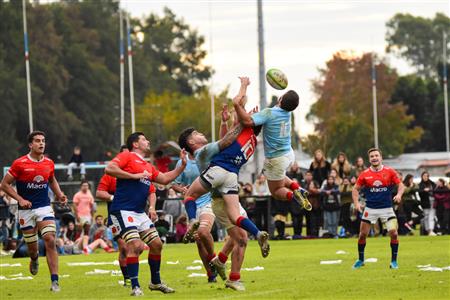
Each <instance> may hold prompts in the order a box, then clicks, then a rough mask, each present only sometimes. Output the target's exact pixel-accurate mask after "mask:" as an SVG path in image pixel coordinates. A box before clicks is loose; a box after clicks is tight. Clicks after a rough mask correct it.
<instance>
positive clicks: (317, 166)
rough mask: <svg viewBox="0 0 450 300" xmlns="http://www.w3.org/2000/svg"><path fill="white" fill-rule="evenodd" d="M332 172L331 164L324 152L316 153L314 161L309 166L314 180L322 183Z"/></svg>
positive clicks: (318, 151)
mask: <svg viewBox="0 0 450 300" xmlns="http://www.w3.org/2000/svg"><path fill="white" fill-rule="evenodd" d="M330 170H331V164H330V162H329V161H327V160H325V156H324V155H323V151H322V150H320V149H318V150H316V151H315V152H314V159H313V161H312V162H311V165H310V166H309V171H310V172H312V174H313V179H314V181H315V182H317V183H319V184H320V183H322V182H323V181H324V180H326V179H327V177H328V174H329V173H330Z"/></svg>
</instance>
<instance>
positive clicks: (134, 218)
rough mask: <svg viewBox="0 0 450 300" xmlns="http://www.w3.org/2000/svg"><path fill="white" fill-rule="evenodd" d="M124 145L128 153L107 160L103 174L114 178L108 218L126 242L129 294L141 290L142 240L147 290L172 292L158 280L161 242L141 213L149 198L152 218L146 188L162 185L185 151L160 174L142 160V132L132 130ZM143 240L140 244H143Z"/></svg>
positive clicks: (145, 148) (145, 144)
mask: <svg viewBox="0 0 450 300" xmlns="http://www.w3.org/2000/svg"><path fill="white" fill-rule="evenodd" d="M127 148H128V150H129V151H130V152H122V153H119V154H118V155H117V156H116V157H115V158H114V159H113V160H112V161H111V162H109V163H108V165H107V167H106V169H105V172H106V174H108V175H110V176H113V177H116V178H117V182H116V192H115V193H114V201H113V202H112V204H111V212H110V216H111V221H112V223H113V228H112V230H113V232H114V231H116V232H117V233H118V234H120V237H121V238H122V239H123V240H124V241H125V242H126V243H127V259H126V263H127V271H128V275H129V277H130V280H131V287H132V292H131V295H132V296H141V295H143V292H142V290H141V288H140V285H139V281H138V273H139V255H140V254H141V253H142V251H143V249H144V243H146V244H147V245H148V246H149V248H150V250H149V255H148V264H149V266H150V272H151V282H150V283H149V289H150V290H159V291H161V292H163V293H173V292H174V290H173V289H172V288H170V287H168V286H167V285H166V284H165V283H163V282H162V281H161V278H160V266H161V250H162V242H161V240H160V238H159V236H158V232H157V231H156V228H155V226H154V224H153V222H152V221H151V220H150V218H149V217H148V215H147V214H146V213H145V211H144V210H145V206H146V204H147V201H150V210H149V214H150V215H151V218H152V219H156V211H155V202H156V199H155V198H151V197H149V196H150V193H149V189H150V185H151V184H152V182H157V183H160V184H163V185H166V184H169V183H170V182H172V181H173V180H174V179H175V178H176V177H177V176H178V175H180V174H181V172H182V171H183V170H184V168H185V166H186V153H185V151H184V150H182V151H181V153H180V158H181V159H182V161H183V162H182V164H181V166H180V167H178V168H176V169H174V170H172V171H170V172H167V173H160V172H158V171H157V170H156V168H155V167H154V166H153V165H151V164H150V163H148V162H147V161H145V160H144V157H145V156H146V155H148V154H149V153H150V142H149V141H148V140H147V139H146V137H145V135H144V133H142V132H135V133H132V134H131V135H130V136H128V138H127ZM143 242H144V243H143Z"/></svg>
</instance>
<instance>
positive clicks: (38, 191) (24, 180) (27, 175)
mask: <svg viewBox="0 0 450 300" xmlns="http://www.w3.org/2000/svg"><path fill="white" fill-rule="evenodd" d="M54 170H55V165H54V163H53V161H52V160H51V159H49V158H46V157H44V158H43V159H42V160H40V161H35V160H33V159H31V158H30V157H29V156H28V155H24V156H22V157H20V158H18V159H16V160H15V161H14V162H13V164H12V166H11V168H10V169H9V170H8V173H9V174H10V175H11V176H12V177H14V179H15V180H16V186H17V193H18V194H19V195H20V196H21V197H22V198H24V199H26V200H28V201H31V203H32V207H31V208H32V209H36V208H39V207H44V206H49V205H50V199H49V197H48V187H49V186H48V182H49V179H51V178H52V177H53V176H54ZM19 209H22V208H19Z"/></svg>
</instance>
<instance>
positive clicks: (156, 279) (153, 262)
mask: <svg viewBox="0 0 450 300" xmlns="http://www.w3.org/2000/svg"><path fill="white" fill-rule="evenodd" d="M148 265H149V266H150V273H151V274H152V283H153V284H160V283H161V276H160V274H159V270H160V268H161V255H155V254H150V253H149V254H148Z"/></svg>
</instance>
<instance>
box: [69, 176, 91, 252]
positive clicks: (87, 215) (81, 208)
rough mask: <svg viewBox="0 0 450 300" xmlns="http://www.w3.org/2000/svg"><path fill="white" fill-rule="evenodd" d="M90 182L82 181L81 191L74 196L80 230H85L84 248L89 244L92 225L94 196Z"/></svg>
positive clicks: (76, 217)
mask: <svg viewBox="0 0 450 300" xmlns="http://www.w3.org/2000/svg"><path fill="white" fill-rule="evenodd" d="M89 188H90V186H89V182H87V181H82V182H81V185H80V191H78V192H77V193H76V194H75V195H74V196H73V204H74V212H75V219H76V221H77V223H78V227H79V229H80V230H81V229H83V233H84V235H83V248H85V247H86V246H87V244H88V242H89V229H90V227H91V223H92V215H93V207H94V196H92V193H91V191H90V189H89Z"/></svg>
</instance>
